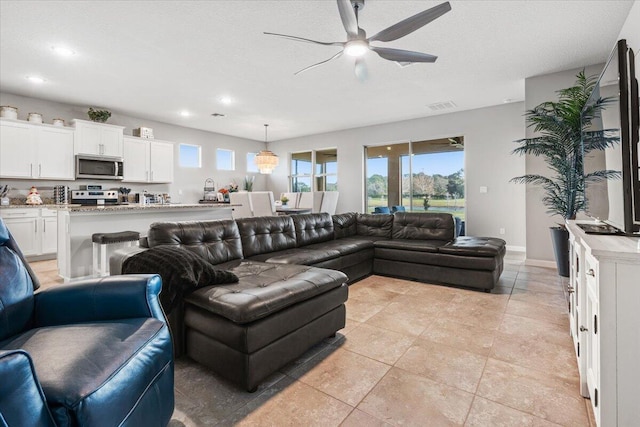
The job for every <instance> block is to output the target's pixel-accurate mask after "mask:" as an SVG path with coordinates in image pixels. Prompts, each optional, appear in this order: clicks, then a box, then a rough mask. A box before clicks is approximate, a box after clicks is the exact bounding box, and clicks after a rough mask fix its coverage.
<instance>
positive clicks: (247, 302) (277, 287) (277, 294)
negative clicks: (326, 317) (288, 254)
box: [185, 261, 347, 324]
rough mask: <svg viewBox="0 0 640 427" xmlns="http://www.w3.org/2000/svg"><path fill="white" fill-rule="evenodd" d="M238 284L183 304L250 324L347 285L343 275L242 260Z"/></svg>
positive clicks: (201, 293) (201, 291)
mask: <svg viewBox="0 0 640 427" xmlns="http://www.w3.org/2000/svg"><path fill="white" fill-rule="evenodd" d="M232 271H233V272H234V273H235V274H236V276H238V277H239V278H240V282H239V283H237V284H235V285H231V286H227V285H222V286H213V287H206V288H201V289H198V290H196V291H195V292H193V293H191V294H189V295H188V296H187V297H186V298H185V301H186V302H188V303H190V304H193V305H196V306H198V307H200V308H202V309H204V310H207V311H209V312H211V313H214V314H217V315H219V316H222V317H225V318H227V319H229V320H231V321H233V322H235V323H241V324H242V323H249V322H253V321H254V320H257V319H261V318H264V317H266V316H268V315H270V314H272V313H276V312H278V311H280V310H282V309H283V308H285V307H289V306H291V305H293V304H295V303H297V302H300V301H305V300H307V299H309V298H313V297H315V296H316V295H320V294H322V293H324V292H327V291H329V290H331V289H334V288H337V287H338V286H341V285H342V284H343V283H346V282H347V276H345V275H344V273H341V272H339V271H335V270H326V269H318V268H315V267H307V266H302V265H292V264H272V263H263V262H254V261H243V262H241V263H240V265H238V266H237V267H235V268H234V269H233V270H232Z"/></svg>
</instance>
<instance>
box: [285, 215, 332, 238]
mask: <svg viewBox="0 0 640 427" xmlns="http://www.w3.org/2000/svg"><path fill="white" fill-rule="evenodd" d="M291 218H292V219H293V225H294V226H295V228H296V242H297V245H298V246H306V245H311V244H313V243H320V242H326V241H329V240H333V239H334V235H333V220H332V219H331V215H329V214H328V213H326V212H323V213H312V214H305V215H292V217H291Z"/></svg>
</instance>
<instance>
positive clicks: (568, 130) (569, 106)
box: [511, 70, 617, 277]
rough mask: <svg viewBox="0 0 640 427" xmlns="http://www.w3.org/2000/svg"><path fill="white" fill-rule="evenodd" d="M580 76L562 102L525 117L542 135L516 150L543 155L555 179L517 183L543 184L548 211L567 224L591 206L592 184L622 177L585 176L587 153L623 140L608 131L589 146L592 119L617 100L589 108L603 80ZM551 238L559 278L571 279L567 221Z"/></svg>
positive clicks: (529, 177) (610, 174) (601, 100)
mask: <svg viewBox="0 0 640 427" xmlns="http://www.w3.org/2000/svg"><path fill="white" fill-rule="evenodd" d="M576 78H577V79H576V82H575V84H574V85H573V86H572V87H569V88H566V89H561V90H559V91H557V93H558V95H559V97H558V101H557V102H552V101H548V102H543V103H542V104H540V105H538V106H536V107H534V108H533V109H532V110H528V111H527V112H526V113H525V117H526V121H527V126H528V127H533V129H534V131H535V132H536V133H537V136H535V137H533V138H523V139H520V140H517V141H515V142H516V143H517V144H518V147H517V148H516V149H514V150H513V154H520V155H532V156H539V157H542V158H543V159H544V161H545V162H546V163H547V166H548V167H549V169H550V170H551V171H553V173H554V174H553V176H552V177H547V176H543V175H539V174H526V175H522V176H518V177H515V178H513V179H511V181H512V182H516V183H522V184H532V185H536V186H540V187H541V188H542V189H543V191H544V196H543V198H542V203H543V204H544V205H545V206H546V207H547V213H549V214H551V215H559V216H561V217H562V218H563V219H565V220H566V219H575V218H576V214H577V213H578V212H580V211H581V210H583V209H584V208H585V198H584V189H585V182H586V181H600V180H605V179H609V178H615V177H616V172H614V171H605V170H602V171H596V172H593V173H590V174H588V175H586V176H584V172H583V171H584V168H583V165H584V154H587V153H589V152H590V151H592V150H602V149H604V148H605V147H607V146H608V145H610V144H612V143H613V142H614V141H615V140H617V137H614V136H611V135H610V134H608V133H607V132H606V131H604V132H602V131H600V132H594V133H593V134H589V133H586V134H587V138H585V141H584V145H583V141H582V134H583V130H587V129H588V128H589V126H590V124H591V121H592V120H594V119H596V118H599V117H600V113H601V111H602V110H603V109H604V108H605V107H606V106H607V105H608V104H609V103H610V102H611V101H612V98H602V97H601V98H599V99H598V100H597V101H596V102H595V103H594V104H593V105H591V106H590V107H589V108H587V109H586V110H585V109H584V107H585V104H586V103H587V100H588V99H589V97H590V96H591V92H592V91H593V88H594V86H595V84H596V82H597V77H596V76H591V77H586V76H585V74H584V70H583V71H581V72H580V73H578V74H577V76H576ZM583 110H584V111H583ZM551 238H552V241H553V247H554V252H555V256H556V265H557V267H558V274H560V275H561V276H565V277H568V276H569V234H568V232H567V230H566V228H565V227H564V223H562V224H559V225H558V226H557V227H551Z"/></svg>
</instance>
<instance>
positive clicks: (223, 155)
mask: <svg viewBox="0 0 640 427" xmlns="http://www.w3.org/2000/svg"><path fill="white" fill-rule="evenodd" d="M216 168H217V169H218V170H222V171H232V170H236V152H235V151H233V150H225V149H224V148H218V149H217V150H216Z"/></svg>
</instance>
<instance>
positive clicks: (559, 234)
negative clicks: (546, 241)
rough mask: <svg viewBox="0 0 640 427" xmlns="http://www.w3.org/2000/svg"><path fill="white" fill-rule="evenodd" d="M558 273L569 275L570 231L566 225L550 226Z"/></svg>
mask: <svg viewBox="0 0 640 427" xmlns="http://www.w3.org/2000/svg"><path fill="white" fill-rule="evenodd" d="M549 231H551V242H552V243H553V252H554V254H555V256H556V267H557V268H558V274H559V275H560V276H562V277H569V232H568V231H567V229H566V228H564V227H550V228H549Z"/></svg>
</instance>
